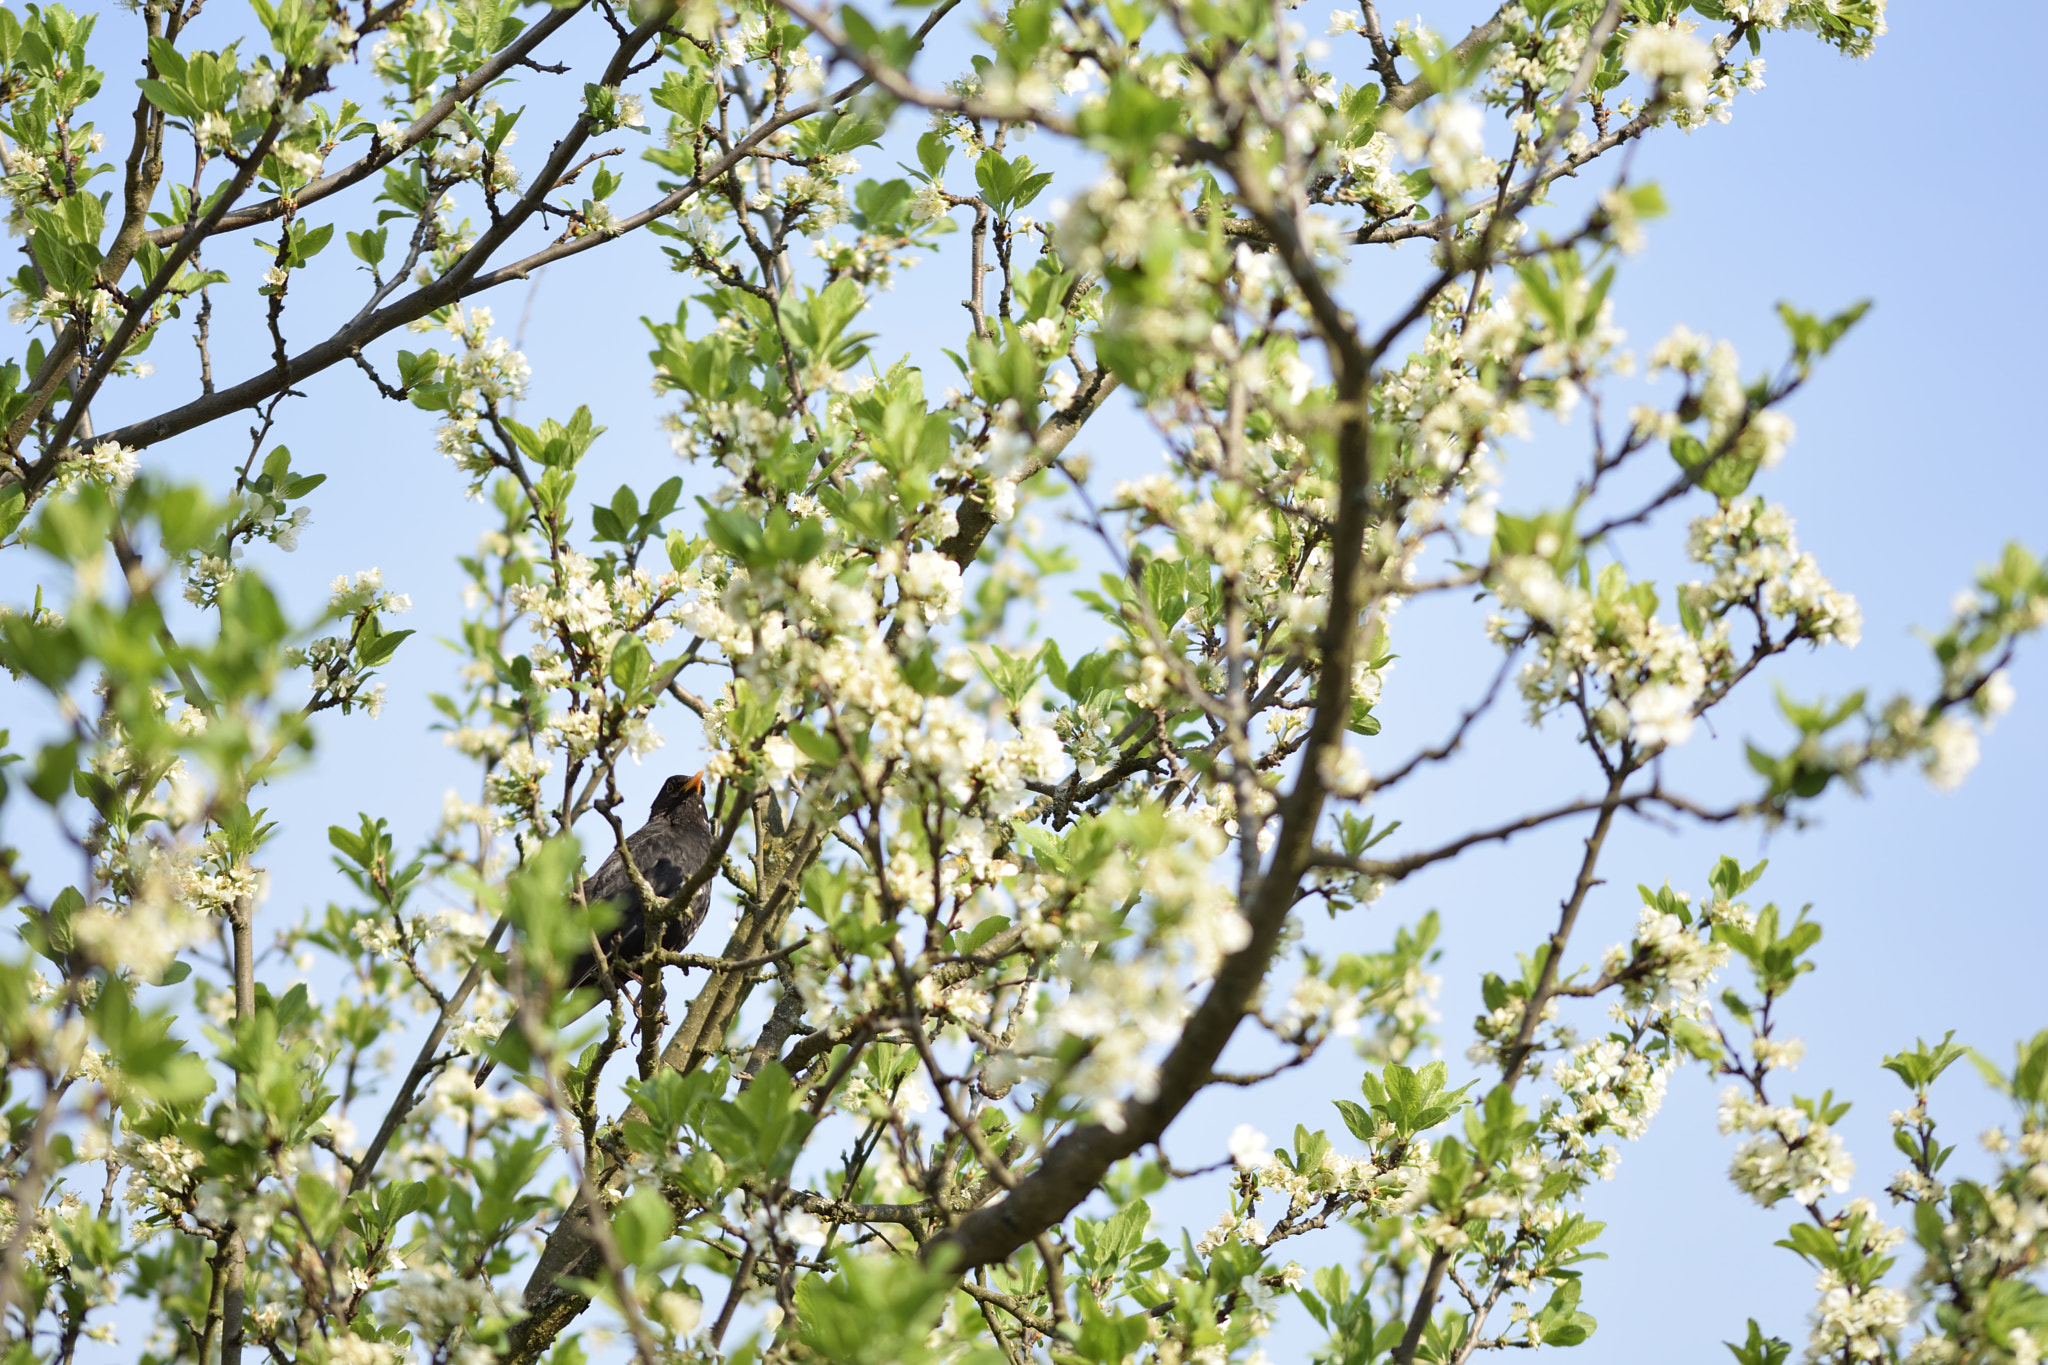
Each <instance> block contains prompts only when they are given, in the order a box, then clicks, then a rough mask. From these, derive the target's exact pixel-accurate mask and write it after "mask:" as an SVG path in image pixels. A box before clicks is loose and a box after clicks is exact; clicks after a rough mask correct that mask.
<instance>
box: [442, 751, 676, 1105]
mask: <svg viewBox="0 0 2048 1365" xmlns="http://www.w3.org/2000/svg"><path fill="white" fill-rule="evenodd" d="M626 847H627V848H629V849H631V850H632V851H633V863H634V865H635V866H636V867H638V868H639V869H640V875H641V876H642V877H645V878H646V879H647V885H648V886H649V887H650V888H652V890H653V891H654V894H655V895H657V896H660V897H662V898H663V899H667V898H669V897H671V896H674V895H675V894H676V893H677V892H679V891H681V890H682V889H683V883H685V882H687V881H689V880H690V878H691V877H693V876H695V875H696V873H697V869H698V868H700V867H702V866H704V861H705V859H707V858H709V857H710V856H711V818H710V816H709V815H707V814H706V813H705V810H704V775H703V774H702V773H698V774H696V775H695V776H692V777H683V776H681V775H678V776H675V777H671V778H670V779H669V780H668V781H666V782H664V783H662V784H661V790H660V791H659V792H657V793H656V794H655V797H654V804H653V806H652V807H650V808H649V809H648V812H647V823H646V824H644V825H642V826H641V827H640V828H639V829H638V830H636V831H635V832H634V833H633V834H631V835H629V836H627V839H626ZM583 899H584V902H585V904H591V905H594V904H596V903H597V902H598V901H610V902H612V903H613V904H614V905H615V906H617V907H618V911H619V917H618V922H617V923H616V924H614V925H613V926H612V927H611V928H610V929H607V930H606V931H605V933H604V935H603V937H602V938H600V939H599V940H598V942H599V944H600V946H602V947H603V949H604V956H605V961H606V963H607V964H609V965H610V967H611V969H612V972H613V974H614V975H613V978H612V982H613V984H614V985H617V984H619V981H620V978H621V976H622V975H623V973H622V971H621V968H620V964H621V963H623V962H630V961H631V960H633V959H634V958H636V957H639V956H640V955H641V954H642V953H644V952H646V951H647V909H646V907H645V906H644V905H643V904H642V903H641V901H640V893H639V892H638V891H636V890H635V889H634V887H633V879H632V878H631V877H630V876H628V875H627V873H626V863H625V860H624V859H623V858H621V857H619V851H618V850H617V849H616V848H614V849H613V850H612V853H611V856H610V857H609V858H606V859H605V860H604V863H603V865H601V866H600V867H599V868H598V869H597V871H596V872H594V873H592V874H591V875H590V876H589V877H588V878H586V879H585V880H584V883H583ZM710 905H711V883H710V882H709V881H708V880H707V881H706V882H705V883H704V885H703V886H701V887H699V888H698V889H697V894H696V895H695V896H693V897H692V898H691V900H690V903H689V905H688V906H686V907H682V908H680V909H678V910H677V911H676V912H675V913H674V915H673V916H672V917H671V918H670V919H669V920H668V921H667V922H666V923H665V924H664V925H663V926H662V934H661V946H662V947H663V948H666V949H668V950H669V951H670V952H676V953H679V952H682V951H683V950H684V949H685V948H687V947H689V946H690V940H691V939H692V938H694V937H696V934H697V928H698V926H699V925H701V924H703V923H704V912H705V911H706V910H707V909H709V908H710ZM656 970H657V971H659V970H660V969H659V968H656ZM598 983H599V977H598V970H597V955H596V954H595V953H593V952H590V951H588V950H585V951H584V952H583V953H582V954H581V955H580V956H578V957H577V959H576V961H575V962H574V963H573V964H571V965H570V968H569V975H568V976H567V978H566V979H564V980H563V982H562V989H563V990H564V991H573V990H575V989H577V988H578V987H580V986H591V985H596V984H598ZM506 1027H507V1029H510V1028H512V1027H514V1025H511V1024H508V1025H506ZM498 1036H499V1038H500V1039H502V1038H503V1037H504V1034H502V1033H501V1034H499V1035H498ZM495 1046H496V1045H495V1043H494V1044H493V1048H494V1049H495ZM496 1065H497V1064H496V1063H495V1062H493V1061H491V1060H490V1059H489V1058H488V1057H487V1058H486V1059H485V1060H484V1061H483V1063H482V1064H481V1065H479V1066H478V1067H477V1070H476V1083H477V1084H478V1085H482V1084H483V1083H484V1081H485V1080H486V1079H488V1078H489V1076H490V1074H491V1069H492V1067H494V1066H496Z"/></svg>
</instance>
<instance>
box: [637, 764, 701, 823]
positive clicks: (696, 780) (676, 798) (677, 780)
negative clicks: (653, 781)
mask: <svg viewBox="0 0 2048 1365" xmlns="http://www.w3.org/2000/svg"><path fill="white" fill-rule="evenodd" d="M692 806H695V807H696V808H697V809H698V810H700V811H701V810H703V809H704V774H702V773H691V774H690V775H689V776H688V777H685V776H683V775H682V774H681V773H677V774H676V775H675V776H674V777H671V778H670V779H669V780H668V781H666V782H664V783H662V784H661V790H660V791H659V792H656V793H655V796H654V805H653V807H652V808H651V809H649V810H648V812H647V814H648V815H649V816H650V817H659V816H665V815H674V814H676V813H677V812H679V811H683V810H687V809H689V808H690V807H692Z"/></svg>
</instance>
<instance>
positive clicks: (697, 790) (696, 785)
mask: <svg viewBox="0 0 2048 1365" xmlns="http://www.w3.org/2000/svg"><path fill="white" fill-rule="evenodd" d="M683 790H684V791H686V792H688V793H689V794H690V795H692V796H702V795H703V794H704V774H702V773H691V774H690V776H689V777H688V778H687V779H686V780H685V781H684V782H683Z"/></svg>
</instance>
